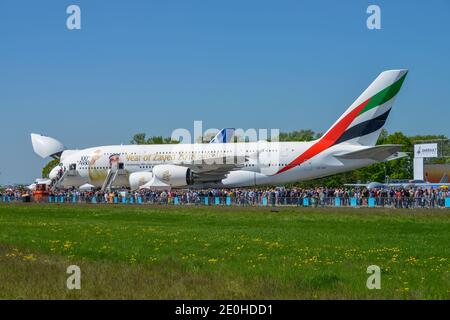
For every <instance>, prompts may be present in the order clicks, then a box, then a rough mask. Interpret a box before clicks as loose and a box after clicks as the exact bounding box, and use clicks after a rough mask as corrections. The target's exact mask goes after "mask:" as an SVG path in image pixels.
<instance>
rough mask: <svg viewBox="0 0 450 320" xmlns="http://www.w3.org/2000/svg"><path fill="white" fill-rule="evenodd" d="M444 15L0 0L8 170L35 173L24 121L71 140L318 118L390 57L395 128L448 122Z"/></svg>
mask: <svg viewBox="0 0 450 320" xmlns="http://www.w3.org/2000/svg"><path fill="white" fill-rule="evenodd" d="M70 4H77V5H79V6H80V7H81V15H82V17H81V19H82V29H81V30H75V31H70V30H68V29H67V28H66V18H67V16H68V15H67V14H66V8H67V6H68V5H70ZM369 4H377V5H379V6H380V7H381V10H382V30H379V31H371V30H368V29H367V28H366V19H367V16H368V15H367V14H366V9H367V7H368V5H369ZM449 18H450V2H449V1H447V0H432V1H406V0H404V1H399V0H396V1H378V0H376V1H357V0H355V1H323V0H320V1H300V0H293V1H283V0H281V1H275V0H271V1H262V0H255V1H248V0H245V1H242V0H240V1H237V0H236V1H234V0H233V1H232V0H227V1H206V0H203V1H197V0H176V1H175V0H168V1H99V0H86V1H75V0H73V1H62V0H53V1H22V0H1V1H0V109H1V114H0V119H1V126H0V135H1V138H2V139H1V149H0V150H1V151H0V155H1V156H0V171H1V175H0V184H6V183H29V182H32V180H33V179H34V178H36V177H38V176H39V175H40V171H41V167H42V166H43V164H44V163H45V162H46V161H45V160H42V159H40V158H39V157H37V156H36V155H35V154H34V153H33V151H32V148H31V143H30V138H29V134H30V132H37V133H42V134H46V135H50V136H53V137H55V138H58V139H60V140H61V141H62V142H63V143H65V144H66V146H68V147H71V148H77V147H78V148H83V147H88V146H94V145H105V144H120V143H128V141H129V140H130V138H131V136H132V135H133V134H134V133H137V132H146V133H147V134H149V135H170V133H171V132H172V129H174V128H181V127H183V128H189V129H190V128H192V126H193V121H194V120H203V122H204V125H205V126H206V127H207V128H210V127H215V128H221V127H227V126H230V127H238V128H252V127H253V128H279V129H280V130H282V131H290V130H295V129H308V128H310V129H313V130H315V131H318V132H322V131H324V130H326V129H327V128H328V127H329V126H330V125H331V124H332V123H333V122H334V121H335V120H336V118H337V117H339V116H340V114H341V113H342V112H343V111H344V110H345V109H346V108H347V107H348V105H349V104H350V103H352V102H353V100H354V99H355V98H356V97H357V96H358V95H359V94H360V93H361V91H362V90H363V89H365V88H366V87H367V85H368V84H369V83H370V82H371V81H372V80H373V79H374V78H375V77H376V76H377V75H378V74H379V73H380V72H381V71H383V70H385V69H390V68H408V69H410V73H409V75H408V78H407V80H406V82H405V84H404V87H403V89H402V91H401V92H400V95H399V97H398V100H397V103H396V104H395V106H394V109H393V111H392V112H391V115H390V119H389V120H388V123H387V129H388V130H389V131H391V132H393V131H397V130H399V131H403V132H405V133H407V134H427V133H436V134H437V133H439V134H446V135H450V129H449V118H450V104H449V101H450V61H449V57H450V41H449V36H450V32H449V31H450V23H449V22H448V21H449Z"/></svg>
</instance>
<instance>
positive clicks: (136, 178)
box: [128, 172, 153, 190]
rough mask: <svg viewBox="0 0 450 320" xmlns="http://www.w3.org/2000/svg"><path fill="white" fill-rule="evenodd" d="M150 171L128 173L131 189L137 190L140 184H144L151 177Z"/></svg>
mask: <svg viewBox="0 0 450 320" xmlns="http://www.w3.org/2000/svg"><path fill="white" fill-rule="evenodd" d="M152 177H153V175H152V173H151V172H133V173H132V174H130V177H129V178H128V179H129V182H130V188H131V190H137V189H139V187H140V186H142V185H144V184H146V183H147V182H149V181H150V180H151V179H152Z"/></svg>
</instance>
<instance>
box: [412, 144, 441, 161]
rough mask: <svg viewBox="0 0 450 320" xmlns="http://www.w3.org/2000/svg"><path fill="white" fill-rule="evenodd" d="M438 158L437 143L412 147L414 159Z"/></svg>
mask: <svg viewBox="0 0 450 320" xmlns="http://www.w3.org/2000/svg"><path fill="white" fill-rule="evenodd" d="M437 156H438V147H437V143H425V144H416V145H414V158H436V157H437Z"/></svg>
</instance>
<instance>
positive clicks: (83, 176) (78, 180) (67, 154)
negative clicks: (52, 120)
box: [50, 141, 376, 188]
mask: <svg viewBox="0 0 450 320" xmlns="http://www.w3.org/2000/svg"><path fill="white" fill-rule="evenodd" d="M313 143H314V142H272V143H271V142H264V141H262V142H251V143H223V144H221V143H219V144H165V145H117V146H102V147H94V148H88V149H83V150H67V151H64V153H63V154H62V156H61V165H62V166H63V167H64V168H65V170H69V169H72V170H70V174H68V175H67V176H66V177H65V179H64V181H63V182H62V186H63V187H66V188H67V187H79V186H81V185H83V184H86V183H89V184H92V185H94V186H96V187H101V186H102V185H103V183H104V181H105V179H106V177H107V174H108V170H109V169H110V168H111V161H116V162H117V163H119V169H120V170H119V171H120V172H121V174H119V175H118V176H117V178H116V180H115V181H114V186H116V187H129V186H130V183H129V176H130V175H131V174H133V173H136V172H149V173H151V172H152V170H153V168H154V167H155V166H158V165H166V164H174V165H180V164H186V163H200V165H201V162H202V161H205V162H207V161H208V160H211V159H216V160H217V159H223V161H224V162H226V163H228V161H231V159H236V158H237V157H240V158H241V159H245V161H242V163H241V164H240V167H239V168H235V169H233V170H232V171H230V172H229V173H227V174H226V175H225V178H223V179H221V180H220V181H209V182H199V183H194V185H192V186H189V187H195V188H202V187H229V188H231V187H245V186H255V185H280V184H285V183H292V182H297V181H304V180H310V179H315V178H320V177H324V176H328V175H332V174H336V173H340V172H344V171H349V170H353V169H357V168H361V167H364V166H367V165H370V164H373V163H376V161H373V160H369V159H359V160H343V159H337V158H335V157H334V155H335V154H339V153H343V152H353V151H357V150H362V149H365V148H366V147H365V146H358V145H354V144H339V145H335V146H331V147H329V148H327V149H325V150H324V151H322V152H320V153H319V154H317V155H315V156H313V157H312V158H311V159H306V160H304V161H303V162H302V163H301V164H297V165H295V166H294V167H289V169H288V170H286V171H283V172H279V171H280V170H281V169H282V168H283V167H285V166H287V165H289V164H290V163H291V162H292V161H293V160H294V159H295V158H297V157H298V156H299V155H300V154H302V153H303V152H305V150H307V149H308V148H310V147H311V146H312V144H313ZM111 157H112V158H111ZM225 158H226V159H225ZM111 159H112V160H111ZM209 165H211V163H209ZM58 170H59V167H56V168H55V169H53V170H52V172H51V173H50V178H55V177H56V175H57V172H58ZM194 171H195V170H194ZM186 187H187V186H186Z"/></svg>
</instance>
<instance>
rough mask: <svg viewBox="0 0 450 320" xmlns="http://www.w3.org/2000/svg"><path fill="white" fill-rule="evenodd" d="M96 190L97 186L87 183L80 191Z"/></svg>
mask: <svg viewBox="0 0 450 320" xmlns="http://www.w3.org/2000/svg"><path fill="white" fill-rule="evenodd" d="M94 188H95V186H93V185H92V184H89V183H86V184H83V185H82V186H80V188H79V189H80V191H90V190H92V189H94Z"/></svg>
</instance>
